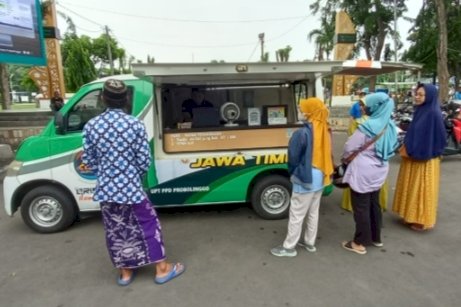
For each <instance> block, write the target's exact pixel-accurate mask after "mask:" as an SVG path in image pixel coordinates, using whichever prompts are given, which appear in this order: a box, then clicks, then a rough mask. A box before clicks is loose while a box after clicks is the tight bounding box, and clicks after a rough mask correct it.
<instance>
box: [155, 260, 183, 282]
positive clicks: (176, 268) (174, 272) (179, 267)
mask: <svg viewBox="0 0 461 307" xmlns="http://www.w3.org/2000/svg"><path fill="white" fill-rule="evenodd" d="M185 270H186V267H185V266H184V265H183V264H181V263H176V264H174V265H173V267H172V268H171V270H170V271H169V272H168V274H167V275H165V276H162V277H155V278H154V282H155V283H156V284H160V285H161V284H164V283H166V282H169V281H170V280H172V279H173V278H175V277H178V276H179V275H181V274H182V273H184V271H185Z"/></svg>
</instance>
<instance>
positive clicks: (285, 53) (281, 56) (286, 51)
mask: <svg viewBox="0 0 461 307" xmlns="http://www.w3.org/2000/svg"><path fill="white" fill-rule="evenodd" d="M290 52H291V46H290V45H288V46H286V47H285V48H282V49H279V50H277V51H276V52H275V58H276V59H277V62H288V59H289V58H290Z"/></svg>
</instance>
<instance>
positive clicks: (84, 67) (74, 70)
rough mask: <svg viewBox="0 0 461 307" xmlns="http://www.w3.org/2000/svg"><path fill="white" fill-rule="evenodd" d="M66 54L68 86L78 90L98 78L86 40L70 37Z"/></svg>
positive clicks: (71, 89) (65, 75) (65, 66)
mask: <svg viewBox="0 0 461 307" xmlns="http://www.w3.org/2000/svg"><path fill="white" fill-rule="evenodd" d="M65 48H66V56H65V60H63V62H64V79H65V81H66V88H67V89H68V90H70V91H76V90H77V89H78V88H80V87H81V86H82V85H83V84H85V83H88V82H90V81H93V80H94V79H96V77H97V75H96V69H95V67H94V65H93V63H92V62H91V59H90V53H89V50H88V49H86V46H85V40H83V42H82V40H80V39H79V38H73V39H72V38H70V39H69V40H67V42H66V46H65Z"/></svg>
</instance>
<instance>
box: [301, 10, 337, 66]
mask: <svg viewBox="0 0 461 307" xmlns="http://www.w3.org/2000/svg"><path fill="white" fill-rule="evenodd" d="M335 19H336V14H335V12H325V14H324V15H323V16H322V17H321V19H320V22H321V28H320V29H314V30H312V31H311V32H309V34H308V36H307V37H308V39H309V41H312V39H313V38H314V37H315V45H316V49H317V50H316V58H317V59H318V60H319V61H322V60H324V59H327V60H329V59H330V54H331V52H332V51H333V48H334V43H333V41H334V37H335ZM324 56H325V57H324Z"/></svg>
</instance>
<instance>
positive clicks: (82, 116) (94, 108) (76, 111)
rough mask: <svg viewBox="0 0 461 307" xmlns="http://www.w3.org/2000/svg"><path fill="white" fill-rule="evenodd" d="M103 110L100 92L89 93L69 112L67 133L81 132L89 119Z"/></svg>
mask: <svg viewBox="0 0 461 307" xmlns="http://www.w3.org/2000/svg"><path fill="white" fill-rule="evenodd" d="M105 109H106V106H105V105H104V103H103V102H102V99H101V90H95V91H92V92H89V93H88V94H86V95H85V96H84V97H82V99H81V100H80V101H79V102H78V103H77V104H76V105H74V106H73V107H72V109H71V110H70V111H69V113H68V116H67V131H81V130H82V129H83V126H85V124H86V123H87V122H88V121H89V120H90V119H92V118H93V117H95V116H97V115H99V114H101V113H102V112H103V111H104V110H105Z"/></svg>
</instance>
